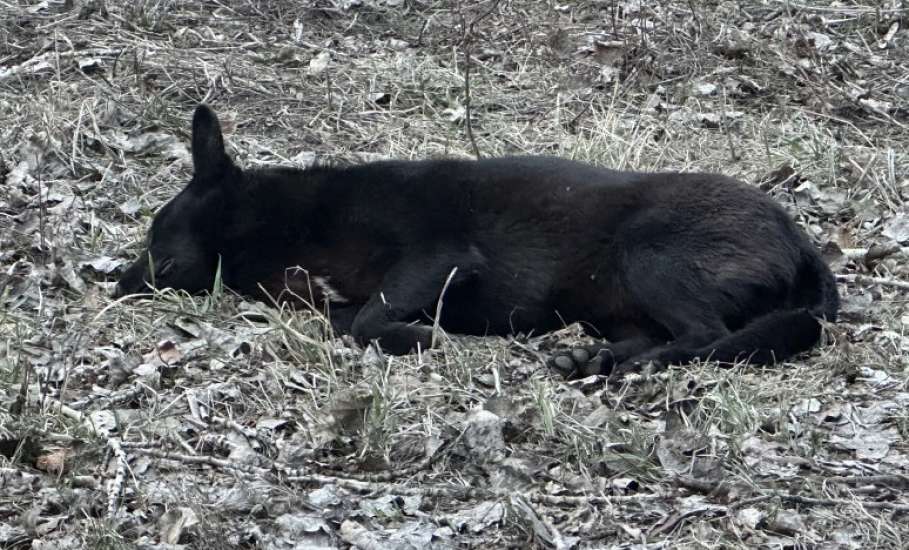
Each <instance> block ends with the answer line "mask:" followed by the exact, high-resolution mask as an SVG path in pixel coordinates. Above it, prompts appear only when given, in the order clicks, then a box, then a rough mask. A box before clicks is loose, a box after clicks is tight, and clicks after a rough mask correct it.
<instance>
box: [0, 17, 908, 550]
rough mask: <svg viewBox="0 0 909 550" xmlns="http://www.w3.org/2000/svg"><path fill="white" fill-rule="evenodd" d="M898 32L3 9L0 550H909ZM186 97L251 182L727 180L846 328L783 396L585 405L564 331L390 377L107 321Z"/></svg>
mask: <svg viewBox="0 0 909 550" xmlns="http://www.w3.org/2000/svg"><path fill="white" fill-rule="evenodd" d="M907 26H909V10H907V8H906V7H904V2H903V1H902V0H877V1H876V2H872V0H864V1H862V0H858V1H853V0H843V1H839V2H832V1H826V0H825V1H815V0H803V1H799V2H796V1H773V0H771V1H767V0H747V1H742V2H734V1H726V0H709V1H705V2H701V1H684V0H657V1H637V0H627V1H619V0H601V1H594V0H589V1H576V2H573V1H565V2H550V1H542V0H527V1H519V0H513V1H504V0H503V1H499V2H490V1H484V2H468V1H467V0H464V2H463V3H460V2H455V1H453V0H452V1H431V0H425V1H424V0H385V1H380V0H304V1H299V2H289V1H282V0H275V1H267V0H224V1H210V2H200V1H175V0H137V1H112V0H109V1H104V0H98V1H88V0H67V1H65V2H64V1H54V0H45V1H40V2H38V1H32V0H30V1H21V0H0V144H2V147H0V184H2V185H0V303H2V309H0V404H2V405H0V454H2V456H0V546H3V547H21V548H26V547H30V546H31V547H33V548H67V547H72V548H75V547H89V548H115V547H116V548H119V547H133V546H142V547H148V548H152V547H155V548H172V547H177V546H168V545H174V544H176V545H183V546H185V547H192V548H229V547H263V548H301V549H302V548H328V547H347V546H348V545H353V546H356V547H358V548H413V547H432V548H448V547H456V546H458V547H460V546H464V547H477V548H493V547H529V546H538V547H553V548H571V547H574V546H580V547H606V548H700V547H711V548H713V547H723V548H752V547H761V548H764V547H766V548H844V549H847V548H850V549H851V548H906V547H907V546H909V497H907V492H909V491H907V490H909V446H907V435H909V413H907V408H909V388H907V368H909V367H907V359H906V357H907V351H909V334H907V329H909V312H907V308H906V299H907V298H906V292H907V287H909V269H907V267H906V256H905V252H906V250H905V249H904V248H900V245H902V246H906V245H907V244H909V211H907V208H906V198H907V194H909V155H907V144H909V130H907V125H909V80H907V78H909V77H907V75H909V29H907ZM468 53H469V54H470V62H469V64H468V61H467V54H468ZM468 69H469V76H470V80H469V88H470V94H469V101H468V96H467V95H466V94H465V88H466V86H465V85H466V82H465V75H467V74H468ZM200 101H205V102H208V103H210V104H211V105H212V106H213V107H214V108H215V109H216V110H217V111H218V112H219V114H220V115H221V117H222V121H223V122H224V123H225V130H226V133H227V140H228V142H229V146H230V147H231V148H232V151H233V153H234V154H235V156H236V158H237V159H238V161H239V162H240V163H241V164H242V165H245V166H251V165H256V164H260V163H287V164H299V165H305V164H308V163H310V162H312V161H313V159H321V160H323V161H325V160H327V161H332V162H350V161H357V160H361V159H371V158H379V157H395V158H425V157H432V156H440V155H453V156H471V155H472V154H473V152H474V143H475V147H476V150H478V151H479V152H480V153H481V154H482V155H496V154H503V153H551V154H558V155H563V156H567V157H573V158H579V159H584V160H588V161H591V162H594V163H598V164H602V165H608V166H612V167H620V168H636V169H699V170H715V171H722V172H724V173H727V174H731V175H735V176H738V177H740V178H742V179H744V180H746V181H750V182H753V183H755V184H756V185H762V186H763V188H765V189H766V190H767V191H768V192H769V193H772V194H773V195H774V196H776V197H777V198H778V199H779V200H780V201H781V202H782V203H784V204H786V205H787V207H788V208H790V210H791V212H792V213H793V215H795V216H796V217H797V219H798V220H799V221H800V223H802V224H803V226H804V227H806V228H807V229H808V231H809V232H810V234H811V235H812V237H813V238H815V239H816V241H817V242H818V243H819V245H823V246H824V247H825V253H826V255H827V257H828V258H829V260H830V262H831V264H832V265H833V267H834V269H835V270H836V271H837V273H838V276H839V278H840V280H841V283H842V284H841V287H840V289H841V292H842V295H843V298H844V299H843V319H842V322H841V323H838V324H837V325H835V326H831V327H830V328H829V331H828V332H829V335H828V336H829V340H830V343H829V344H828V345H826V346H824V347H823V348H822V349H820V350H818V351H817V352H815V353H812V354H810V355H808V356H804V357H800V358H799V359H798V360H796V361H793V362H792V363H791V364H786V365H783V366H780V367H777V368H767V369H756V368H751V367H745V366H739V367H736V368H732V369H723V368H720V367H718V366H717V365H713V364H703V365H694V366H689V367H684V368H673V369H671V370H670V371H668V372H667V373H664V374H662V375H659V376H654V377H650V378H634V379H628V380H625V381H624V382H623V383H622V384H619V385H618V386H616V387H608V388H607V387H604V386H603V385H602V384H600V383H597V381H595V380H592V379H588V380H583V381H580V382H574V383H566V382H564V381H562V380H560V379H558V378H555V377H553V376H551V375H550V373H548V372H547V371H546V369H545V368H544V367H543V364H542V357H544V356H545V354H546V352H547V350H549V349H552V348H553V347H554V346H557V345H561V344H564V343H567V342H572V341H575V340H577V339H579V338H580V335H579V333H580V331H579V330H578V329H577V327H567V328H566V329H565V330H563V331H561V332H560V333H558V334H554V335H544V336H532V337H523V336H522V337H516V338H514V339H510V340H505V339H496V338H462V337H456V336H451V337H448V338H445V341H444V342H443V345H442V346H441V349H439V350H438V351H433V352H430V353H424V354H423V355H422V356H410V357H402V358H397V357H386V356H383V355H381V354H379V353H376V352H375V351H374V350H368V351H365V352H364V351H363V350H362V349H358V348H357V347H355V346H353V345H351V344H350V342H349V341H347V340H345V339H343V338H334V337H332V336H331V335H330V334H328V333H327V331H326V328H325V323H324V322H323V320H322V319H321V318H320V317H319V316H318V315H315V314H311V313H292V312H289V311H284V310H274V309H269V308H266V307H263V306H262V305H261V304H254V303H251V302H248V301H243V300H241V299H239V298H237V297H235V296H233V295H231V294H230V293H229V292H227V291H225V290H223V289H215V292H214V293H213V294H212V295H211V296H208V297H199V298H189V297H186V296H181V295H179V294H175V293H171V292H165V293H159V294H157V295H155V296H151V297H149V298H148V299H145V300H140V301H133V302H113V301H112V300H111V298H110V297H109V291H110V289H111V284H112V281H113V280H115V278H116V275H117V273H118V270H119V269H121V268H122V267H123V265H124V263H125V262H127V261H129V260H131V259H132V258H133V257H134V256H135V255H136V254H137V253H138V250H139V241H140V239H141V238H142V236H143V234H144V232H145V229H146V227H147V225H148V222H149V220H150V217H151V215H152V213H153V212H154V211H155V210H156V209H157V208H158V207H159V206H160V205H161V204H163V202H164V201H166V200H167V199H168V198H169V197H171V196H172V195H173V194H174V193H175V192H176V191H177V190H178V189H179V188H180V186H181V185H182V184H183V183H184V182H185V181H187V178H188V172H189V169H190V166H189V163H188V155H187V151H186V144H187V142H188V139H187V138H188V127H189V122H188V121H189V117H190V115H191V112H192V109H193V107H194V106H195V104H196V103H197V102H200ZM468 115H469V117H470V129H471V133H472V134H473V142H472V141H471V139H470V137H469V135H468V131H467V130H468V125H467V117H468ZM419 206H420V205H414V208H419ZM564 245H565V246H571V245H572V243H564Z"/></svg>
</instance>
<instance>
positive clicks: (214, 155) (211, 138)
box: [192, 104, 231, 181]
mask: <svg viewBox="0 0 909 550" xmlns="http://www.w3.org/2000/svg"><path fill="white" fill-rule="evenodd" d="M192 152H193V169H194V171H195V174H196V178H197V179H199V180H203V181H207V180H214V179H217V178H218V177H219V176H221V175H223V174H224V172H225V171H226V170H227V168H229V167H230V166H231V161H230V157H228V156H227V153H226V152H225V151H224V137H223V136H222V135H221V123H220V122H218V117H217V116H216V115H215V113H214V112H213V111H212V110H211V109H209V108H208V106H206V105H204V104H199V106H198V107H196V112H195V113H193V142H192Z"/></svg>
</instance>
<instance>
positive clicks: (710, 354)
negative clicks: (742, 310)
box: [694, 248, 840, 365]
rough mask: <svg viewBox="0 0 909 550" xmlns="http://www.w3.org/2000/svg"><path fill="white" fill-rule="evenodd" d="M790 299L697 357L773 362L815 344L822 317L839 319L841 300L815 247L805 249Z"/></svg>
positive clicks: (731, 360) (725, 361)
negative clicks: (819, 320) (787, 306)
mask: <svg viewBox="0 0 909 550" xmlns="http://www.w3.org/2000/svg"><path fill="white" fill-rule="evenodd" d="M787 301H788V302H789V303H790V304H791V307H790V308H788V309H783V310H777V311H773V312H771V313H768V314H766V315H763V316H761V317H758V318H756V319H754V320H753V321H751V322H750V323H748V324H747V325H745V326H744V327H742V328H741V329H740V330H738V331H736V332H733V333H731V334H728V335H726V336H724V337H723V338H720V339H719V340H717V341H715V342H713V343H711V344H709V345H707V346H705V347H703V348H701V349H699V350H697V352H696V353H695V354H694V357H701V358H702V359H706V358H710V359H712V360H714V361H720V362H722V363H735V362H736V361H743V360H747V361H748V362H749V363H751V364H756V365H771V364H773V363H775V362H777V361H783V360H785V359H787V358H789V357H792V356H793V355H796V354H798V353H801V352H803V351H807V350H809V349H811V348H812V347H814V346H815V344H817V342H818V341H819V340H820V338H821V324H820V322H818V319H825V320H826V321H830V322H833V321H836V316H837V311H838V310H839V303H840V300H839V294H837V290H836V279H835V278H834V276H833V273H831V271H830V268H828V267H827V265H826V264H825V263H824V261H823V259H821V257H820V255H819V254H818V253H817V252H816V251H815V250H813V249H808V248H806V249H805V250H804V251H803V253H802V265H801V267H800V269H799V272H798V274H797V276H796V281H795V285H793V289H792V292H791V293H790V295H789V300H787Z"/></svg>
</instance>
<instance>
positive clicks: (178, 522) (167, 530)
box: [158, 506, 199, 544]
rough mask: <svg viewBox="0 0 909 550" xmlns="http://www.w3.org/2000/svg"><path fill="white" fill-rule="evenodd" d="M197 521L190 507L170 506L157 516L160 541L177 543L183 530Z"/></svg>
mask: <svg viewBox="0 0 909 550" xmlns="http://www.w3.org/2000/svg"><path fill="white" fill-rule="evenodd" d="M198 523H199V518H198V516H196V513H195V512H194V511H193V509H192V508H189V507H186V506H181V507H179V508H171V509H170V510H168V511H167V512H165V513H163V514H161V517H160V518H158V532H159V534H160V536H161V542H163V543H165V544H177V543H178V542H179V541H180V536H181V535H182V534H183V531H184V530H185V529H188V528H190V527H192V526H194V525H197V524H198Z"/></svg>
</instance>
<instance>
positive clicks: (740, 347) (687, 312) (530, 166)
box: [118, 106, 838, 375]
mask: <svg viewBox="0 0 909 550" xmlns="http://www.w3.org/2000/svg"><path fill="white" fill-rule="evenodd" d="M192 144H193V162H194V165H195V174H194V176H193V179H192V180H191V181H190V183H189V184H188V185H187V186H186V188H185V189H184V190H183V191H182V192H181V193H180V194H179V195H177V197H176V198H174V199H173V200H172V201H171V202H169V203H168V204H167V205H166V206H165V207H164V208H162V210H161V211H160V212H159V213H158V214H157V215H156V216H155V219H154V222H153V223H152V229H151V232H150V236H149V243H148V244H149V246H148V252H147V253H146V254H144V255H143V256H142V257H141V258H140V259H139V260H138V261H137V262H136V263H135V264H134V265H132V266H131V267H130V268H129V269H128V270H127V271H126V272H125V273H124V274H123V276H122V278H121V280H120V283H119V286H118V288H119V291H118V292H119V293H120V294H121V295H122V294H128V293H136V292H142V291H144V290H145V289H146V288H147V285H148V283H149V282H151V281H152V279H154V284H155V285H156V286H158V287H166V286H169V287H173V288H181V289H185V290H188V291H190V292H197V291H202V290H205V289H208V288H210V287H211V285H212V283H213V280H214V277H215V270H216V268H217V266H218V264H219V261H220V264H221V269H222V275H223V281H224V283H225V284H226V285H227V286H229V287H232V288H233V289H235V290H237V291H238V292H241V293H246V294H261V292H262V291H263V290H262V289H264V292H267V293H269V294H271V295H272V296H274V297H276V298H280V299H283V300H294V301H303V302H308V303H311V304H314V305H316V306H319V305H321V304H322V303H323V302H324V301H328V302H332V303H331V310H332V313H333V317H334V320H335V323H336V324H337V326H338V328H340V329H341V330H343V331H346V332H350V333H352V334H353V335H354V337H355V338H356V339H357V340H358V341H359V342H361V343H365V342H368V341H370V340H375V339H378V341H379V343H380V344H381V345H382V346H383V348H385V349H386V350H388V351H389V352H391V353H407V352H408V351H411V350H413V349H415V348H416V346H417V345H419V346H422V347H423V348H426V347H428V346H429V344H430V340H431V328H430V324H431V321H432V315H434V313H435V308H436V303H437V301H438V299H439V295H440V292H441V290H442V287H443V285H444V283H445V281H446V279H447V278H448V276H449V275H450V274H451V272H452V270H453V269H455V268H457V271H456V272H455V274H454V276H453V278H452V281H451V283H450V285H449V287H448V289H447V291H446V294H445V298H444V303H443V308H442V313H441V319H440V323H441V326H442V327H444V328H445V329H446V330H448V331H450V332H454V333H463V334H480V335H482V334H508V333H514V332H530V331H535V332H543V331H548V330H552V329H555V328H558V327H560V326H562V325H563V324H564V323H570V322H575V321H581V322H583V323H585V324H586V326H588V327H590V328H591V330H593V331H594V332H595V333H596V334H599V335H600V336H602V337H603V338H605V339H606V340H607V341H609V342H611V343H609V344H605V343H604V344H601V345H597V346H594V347H592V348H589V349H584V350H574V351H572V352H569V353H564V354H560V355H558V356H556V357H555V358H554V359H553V361H552V365H553V366H555V367H556V368H558V369H559V370H561V371H563V372H564V373H565V374H567V375H578V374H587V373H591V372H598V373H599V372H603V373H609V372H611V371H613V369H614V367H615V369H617V370H620V371H627V370H631V369H633V368H636V366H637V365H639V364H642V363H645V362H648V361H654V362H655V363H656V364H666V363H685V362H688V361H691V360H693V359H695V358H702V359H707V358H714V359H718V360H721V361H734V360H737V359H742V358H749V357H750V360H751V362H754V363H771V362H773V361H774V360H782V359H784V358H786V357H789V356H791V355H793V354H796V353H799V352H801V351H804V350H807V349H809V348H810V347H812V346H813V345H814V344H815V343H816V342H817V341H818V338H819V335H820V325H819V323H818V321H817V320H816V317H825V318H826V319H828V320H830V321H833V320H835V319H836V313H837V307H838V298H837V293H836V287H835V283H834V279H833V276H832V274H831V273H830V270H829V269H828V268H827V267H826V266H825V265H824V263H823V262H822V261H821V259H820V256H819V255H818V253H817V251H816V250H815V248H814V247H813V246H812V245H811V244H810V243H809V241H808V239H807V238H806V236H805V235H804V233H803V232H802V231H801V230H800V229H799V228H798V227H797V226H796V224H795V223H794V222H793V221H792V220H791V219H790V218H789V217H788V216H787V215H786V213H785V212H784V211H783V210H782V209H781V208H780V207H779V205H777V204H776V203H775V202H773V201H772V200H771V199H770V198H768V197H767V196H765V195H764V194H763V193H761V192H760V191H759V190H757V189H755V188H752V187H749V186H747V185H744V184H742V183H739V182H737V181H735V180H732V179H729V178H726V177H723V176H719V175H713V174H691V173H688V174H677V173H656V174H644V173H633V172H618V171H613V170H606V169H602V168H596V167H593V166H590V165H587V164H582V163H578V162H573V161H568V160H561V159H557V158H548V157H509V158H496V159H486V160H481V161H462V160H434V161H420V162H405V161H388V162H375V163H369V164H364V165H360V166H353V167H348V168H329V167H320V168H312V169H308V170H297V169H291V168H269V169H262V170H246V171H244V170H241V169H239V168H237V167H236V166H234V164H233V163H232V161H231V160H230V158H229V157H228V156H227V154H226V153H225V152H224V142H223V138H222V136H221V131H220V127H219V125H218V121H217V118H216V117H215V115H214V113H212V112H211V111H210V110H209V109H208V108H207V107H205V106H200V107H199V108H198V109H197V110H196V113H195V116H194V119H193V139H192ZM149 258H151V263H150V262H149ZM152 268H153V269H152ZM153 271H155V273H154V274H153V275H152V272H153Z"/></svg>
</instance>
